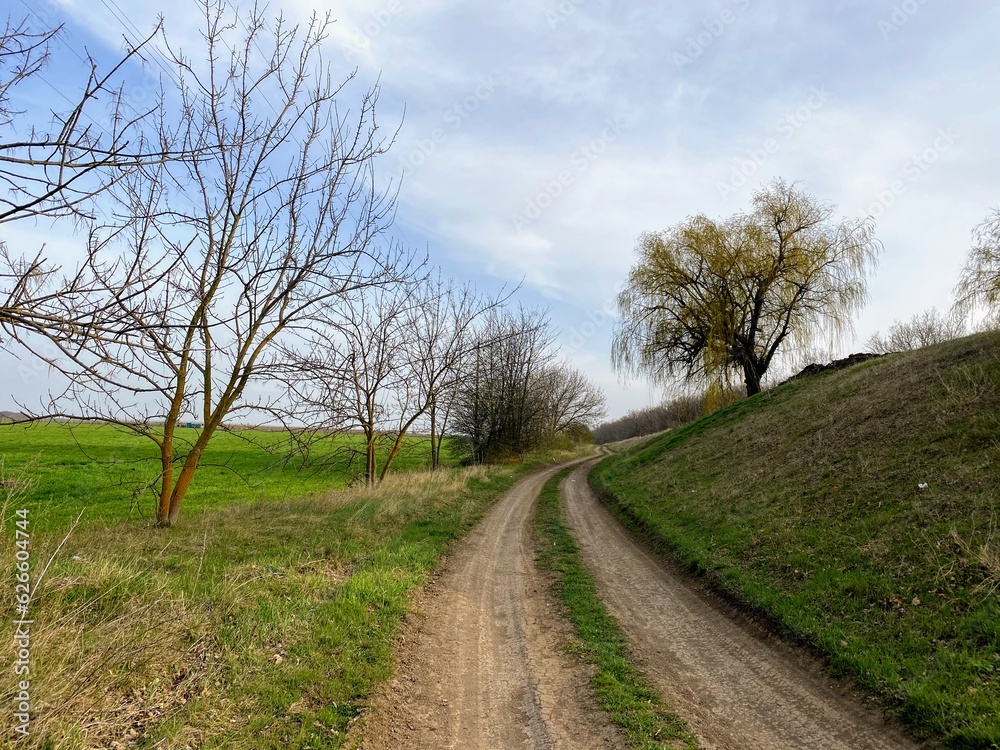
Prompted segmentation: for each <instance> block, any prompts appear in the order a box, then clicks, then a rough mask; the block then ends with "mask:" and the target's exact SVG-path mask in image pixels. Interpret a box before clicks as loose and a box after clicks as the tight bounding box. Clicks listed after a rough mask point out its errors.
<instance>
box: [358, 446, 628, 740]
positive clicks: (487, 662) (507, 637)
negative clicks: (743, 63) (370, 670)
mask: <svg viewBox="0 0 1000 750" xmlns="http://www.w3.org/2000/svg"><path fill="white" fill-rule="evenodd" d="M562 468H563V466H559V467H555V468H551V469H546V470H544V471H541V472H537V473H534V474H531V475H529V476H528V477H525V478H524V479H522V480H520V481H519V482H517V483H516V484H515V485H514V486H513V487H512V488H511V489H510V490H508V491H507V493H505V495H504V496H503V497H502V498H501V499H500V501H499V502H498V503H497V505H495V506H494V507H493V508H492V509H491V510H490V512H489V513H488V514H487V515H486V517H485V518H484V519H483V521H482V522H481V523H480V524H479V526H477V527H476V529H475V530H474V531H473V532H472V533H471V534H470V535H469V536H468V537H467V538H466V539H465V541H463V542H462V543H461V544H460V545H459V547H458V549H457V551H456V552H455V554H454V555H452V557H451V558H450V560H449V561H448V564H447V566H446V570H445V572H444V573H443V574H442V575H441V576H440V578H439V579H438V580H437V581H436V582H435V583H434V584H432V586H431V587H430V588H429V590H428V591H427V592H426V594H425V596H424V601H423V602H422V603H420V604H419V605H418V606H420V607H422V609H423V613H422V614H421V615H418V616H416V617H414V618H411V623H410V624H409V625H408V626H407V628H406V634H405V635H404V646H403V648H402V652H401V655H400V658H399V664H398V667H397V672H396V675H395V676H394V677H393V678H392V679H391V680H390V681H389V682H388V683H387V684H386V685H385V686H384V688H383V689H382V690H381V692H380V694H379V695H378V696H377V697H376V699H375V701H374V705H373V708H372V711H371V712H370V714H369V715H368V716H367V717H366V718H365V720H364V726H363V728H362V731H363V733H364V740H363V742H362V744H361V747H362V748H365V750H389V749H390V748H393V749H394V750H395V749H396V748H407V750H417V749H419V748H435V749H436V748H461V749H462V750H518V749H520V748H530V750H563V749H564V748H565V750H571V749H572V750H577V749H580V750H598V749H600V748H621V747H625V742H624V739H623V738H622V737H621V736H620V735H619V733H618V731H617V730H616V729H615V728H613V727H612V726H611V725H610V724H609V722H608V719H607V717H606V716H605V715H604V713H603V712H602V711H600V709H599V708H598V707H597V705H596V703H595V701H594V699H593V696H592V694H591V689H590V684H589V682H590V677H591V673H590V671H589V670H588V669H587V668H585V667H584V666H583V665H582V664H581V663H580V662H579V660H577V659H575V658H573V657H571V656H569V655H567V654H566V653H565V651H564V648H563V647H564V646H565V644H566V643H567V641H568V640H570V638H571V628H570V626H569V624H568V623H567V622H566V621H565V619H564V618H563V617H562V616H561V614H560V613H559V610H558V609H557V608H556V606H555V604H554V602H553V601H552V600H551V598H550V596H549V594H548V590H547V584H546V582H545V581H544V580H543V579H542V578H541V577H540V575H539V574H538V573H537V572H536V570H535V564H534V543H533V538H532V519H533V511H534V506H535V502H536V501H537V499H538V494H539V492H540V490H541V488H542V485H543V484H544V483H545V482H546V481H547V480H548V479H549V478H551V477H552V476H553V474H555V473H556V472H557V471H559V470H560V469H562Z"/></svg>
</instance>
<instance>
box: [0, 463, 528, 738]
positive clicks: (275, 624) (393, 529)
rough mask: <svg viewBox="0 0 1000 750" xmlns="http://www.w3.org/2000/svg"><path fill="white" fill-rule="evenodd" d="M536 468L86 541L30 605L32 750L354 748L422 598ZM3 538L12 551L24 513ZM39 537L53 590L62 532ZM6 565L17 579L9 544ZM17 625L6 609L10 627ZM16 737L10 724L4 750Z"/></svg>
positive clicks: (75, 538) (459, 474)
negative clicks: (348, 737)
mask: <svg viewBox="0 0 1000 750" xmlns="http://www.w3.org/2000/svg"><path fill="white" fill-rule="evenodd" d="M528 468H530V466H528V465H521V466H505V467H498V468H493V469H483V468H476V469H445V470H442V471H439V472H436V473H435V474H433V475H432V474H429V473H422V474H412V475H406V476H398V477H396V478H392V477H390V479H389V480H387V482H386V484H385V485H383V487H381V488H380V489H379V490H377V491H370V490H366V489H364V488H360V487H358V488H352V489H347V490H340V491H337V492H332V493H327V494H325V495H317V496H313V497H309V498H304V499H297V500H288V501H283V502H277V501H270V502H257V503H252V504H244V505H237V506H229V507H225V508H217V509H210V510H204V511H203V512H200V513H197V514H191V515H190V516H189V517H188V519H187V521H186V522H185V523H182V524H180V525H179V526H177V527H174V528H170V529H156V528H154V527H153V526H151V525H150V524H125V525H119V526H117V527H107V528H103V527H100V526H93V527H89V528H83V527H81V528H78V529H77V530H76V531H75V532H74V533H73V534H72V535H71V536H70V537H69V539H68V541H67V542H66V544H65V546H64V547H63V549H62V551H61V552H60V553H59V555H58V556H57V557H56V559H55V561H54V562H53V564H52V567H51V568H50V570H49V572H48V574H47V576H46V578H45V579H44V581H43V582H42V584H41V586H40V588H39V590H38V593H37V595H36V600H35V601H34V602H33V604H32V606H31V616H32V617H33V618H34V620H35V622H36V625H35V626H34V627H35V630H34V631H33V634H32V659H33V662H32V675H31V680H32V700H33V706H34V710H35V717H34V720H35V724H34V726H33V733H32V739H31V740H30V741H28V742H25V743H22V744H20V745H18V746H19V747H60V748H82V747H93V746H105V745H106V744H107V743H109V742H110V740H111V739H119V740H123V741H132V742H134V743H135V745H136V746H138V747H151V746H153V745H154V743H156V742H158V741H161V740H166V742H167V744H168V745H169V746H171V747H183V746H198V747H205V748H223V747H225V748H237V749H239V748H247V749H249V748H282V749H283V750H289V749H291V748H302V749H303V750H304V749H305V748H314V749H315V748H338V747H340V746H341V745H342V743H343V741H344V738H345V732H346V731H347V729H348V727H349V726H350V724H351V722H352V720H353V719H354V718H355V717H356V716H357V715H358V713H359V712H360V710H361V709H362V707H363V706H364V705H365V703H366V700H367V697H368V695H369V694H370V692H371V690H372V688H373V686H374V685H375V684H376V683H377V682H378V681H379V680H382V679H385V678H386V677H387V676H388V675H389V673H390V671H391V668H392V650H393V645H394V642H395V638H396V636H397V633H398V627H399V622H400V618H401V617H402V616H403V614H404V613H405V612H406V610H407V608H408V606H409V595H410V592H411V591H412V590H413V588H414V587H416V586H419V585H421V584H423V583H425V582H426V581H427V580H428V577H429V575H430V574H431V572H432V571H433V570H434V568H435V566H436V565H437V564H438V561H439V559H440V555H441V554H442V553H443V552H444V551H445V549H446V548H447V546H448V545H449V544H450V543H451V542H452V541H453V540H455V539H456V538H458V537H460V536H461V535H463V534H464V533H465V532H466V531H468V530H469V529H470V528H472V526H473V525H474V524H475V523H476V522H477V521H478V520H479V518H480V517H481V516H482V514H483V513H484V512H485V510H486V509H487V508H488V507H489V506H490V505H491V504H492V503H493V502H494V501H495V499H496V498H497V497H498V495H499V494H500V493H501V492H502V491H503V490H504V489H506V488H507V487H509V486H510V485H511V484H512V483H513V481H514V480H515V479H516V478H517V477H518V476H520V475H522V474H523V473H524V472H525V471H527V470H528ZM13 486H14V485H13V484H12V483H10V482H8V483H6V484H5V491H7V492H11V491H13V490H12V488H13ZM18 506H19V502H18V498H17V497H14V498H12V503H11V504H10V505H9V507H10V508H14V507H18ZM2 526H3V529H2V533H3V535H4V537H5V538H7V537H10V538H13V519H12V518H11V516H10V514H9V513H8V515H7V518H6V519H5V521H4V522H3V524H2ZM32 532H33V539H32V550H33V560H34V565H35V568H34V570H35V575H36V576H37V574H38V572H39V571H40V569H41V567H43V564H44V562H45V560H47V559H48V558H49V556H50V554H51V553H52V551H53V550H54V549H55V548H56V546H57V544H58V542H59V540H60V537H61V534H57V533H55V532H53V531H49V532H45V531H42V530H40V529H32ZM0 564H2V566H3V569H4V570H11V569H12V568H13V549H10V550H8V547H7V545H4V546H3V551H2V553H0ZM11 581H12V579H11ZM11 590H12V589H11ZM13 616H14V612H13V603H12V597H4V598H3V600H2V602H0V618H2V619H3V620H4V621H5V622H10V620H11V618H12V617H13ZM11 643H12V640H11V639H10V638H5V639H4V642H3V646H2V647H0V661H2V662H3V663H4V664H12V663H13V652H12V648H13V647H12V645H11ZM7 672H8V678H11V672H10V670H7ZM8 678H4V679H3V680H0V703H2V704H3V705H4V706H9V705H12V702H13V695H14V686H13V681H12V678H11V679H8ZM5 711H6V709H5ZM0 715H2V716H6V713H4V714H0ZM11 731H12V722H9V721H6V719H5V720H4V721H3V722H2V724H0V745H5V743H6V742H10V741H12V740H13V736H12V735H11V734H10V732H11Z"/></svg>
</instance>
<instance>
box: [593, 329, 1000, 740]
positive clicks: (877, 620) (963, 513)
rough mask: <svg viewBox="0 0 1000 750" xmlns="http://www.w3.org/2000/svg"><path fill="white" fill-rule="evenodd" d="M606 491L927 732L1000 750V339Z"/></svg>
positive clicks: (642, 462) (633, 474)
mask: <svg viewBox="0 0 1000 750" xmlns="http://www.w3.org/2000/svg"><path fill="white" fill-rule="evenodd" d="M592 482H593V484H594V486H595V487H596V488H597V489H598V490H599V491H600V492H601V493H602V494H603V495H604V496H605V497H606V499H607V501H608V502H609V504H610V505H611V506H612V508H613V509H615V510H616V511H617V512H618V513H619V515H620V516H622V517H623V518H625V519H626V520H627V521H629V522H631V523H633V524H635V525H638V526H640V527H642V528H643V529H644V530H645V531H646V532H648V533H649V534H650V535H651V537H652V538H653V539H654V540H655V541H658V542H659V543H661V544H662V546H663V547H664V548H669V549H670V550H672V553H673V554H675V555H676V556H677V557H679V559H680V560H682V561H683V562H684V563H685V564H687V565H689V566H691V567H692V568H693V569H694V570H696V571H699V572H703V573H706V574H708V575H709V576H710V577H711V578H712V579H713V580H714V581H715V582H716V583H717V584H718V585H719V586H720V587H722V588H723V589H725V590H726V591H728V592H729V593H730V594H732V595H733V596H735V597H736V598H738V599H740V600H742V601H743V602H745V603H746V604H748V605H750V606H751V607H752V608H754V609H756V610H757V611H758V612H761V613H764V614H765V615H766V616H767V617H769V618H771V619H772V620H773V621H775V622H777V623H780V625H781V627H783V628H784V629H785V630H786V631H787V632H789V633H791V634H794V635H795V636H796V637H798V638H801V639H803V640H804V641H806V642H808V643H810V644H812V645H814V646H815V647H817V648H818V649H819V650H820V651H822V653H823V654H825V655H826V657H827V658H828V659H829V662H830V665H831V668H832V670H833V671H834V672H835V673H840V674H847V675H850V676H852V677H853V679H854V680H855V681H856V682H857V683H858V684H860V685H861V686H862V687H863V688H865V689H867V690H869V691H871V692H873V693H874V694H877V695H878V696H880V697H881V699H882V700H883V701H885V702H886V703H887V704H888V705H889V706H890V707H891V708H892V709H894V710H895V711H897V712H898V714H899V715H900V716H901V717H902V718H903V719H904V721H906V722H908V723H909V724H910V725H911V726H912V727H913V728H914V730H915V731H916V732H917V733H918V734H920V735H938V736H940V737H943V738H944V739H945V741H946V744H947V745H948V746H950V747H954V748H997V747H1000V604H998V594H1000V588H998V587H1000V504H998V493H1000V335H998V334H997V333H989V334H982V335H977V336H973V337H969V338H966V339H962V340H959V341H954V342H949V343H948V344H944V345H941V346H937V347H932V348H928V349H924V350H921V351H918V352H909V353H905V354H898V355H893V356H890V357H886V358H884V359H880V360H873V361H870V362H867V363H864V364H862V365H859V366H856V367H853V368H850V369H847V370H843V371H839V372H832V373H825V374H821V375H817V376H814V377H812V378H806V379H802V380H799V381H795V382H792V383H789V384H787V385H785V386H782V387H780V388H777V389H774V390H773V391H770V392H767V393H763V394H760V395H758V396H756V397H754V398H751V399H747V400H745V401H742V402H740V403H738V404H736V405H734V406H732V407H730V408H728V409H726V410H723V411H720V412H717V413H715V414H713V415H711V416H709V417H706V418H705V419H702V420H700V421H699V422H696V423H694V424H692V425H689V426H688V427H685V428H683V429H679V430H674V431H672V432H669V433H666V434H664V435H662V436H661V437H659V438H656V439H654V440H652V441H651V442H649V443H646V444H643V445H640V446H638V447H636V448H634V449H631V450H628V451H625V452H623V453H622V454H620V455H616V456H611V457H609V458H607V459H605V460H604V461H602V462H601V463H600V464H599V465H598V466H597V468H596V469H595V471H594V472H593V474H592Z"/></svg>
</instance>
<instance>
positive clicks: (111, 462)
mask: <svg viewBox="0 0 1000 750" xmlns="http://www.w3.org/2000/svg"><path fill="white" fill-rule="evenodd" d="M196 433H197V430H195V429H191V428H181V429H179V430H178V438H179V440H180V441H183V440H185V439H187V440H193V439H194V437H195V435H196ZM446 447H447V446H446ZM352 449H356V450H363V442H362V438H361V436H359V435H338V436H336V437H334V438H333V439H330V440H324V441H323V442H321V443H320V444H319V445H317V446H316V447H315V448H314V449H313V451H312V452H311V454H310V457H309V461H308V462H304V461H303V458H302V457H301V456H294V457H292V458H291V459H289V458H288V454H289V451H288V440H287V435H286V434H285V433H281V432H268V431H260V430H240V431H234V432H221V433H218V434H217V435H215V437H213V439H212V441H211V442H210V443H209V447H208V449H207V450H206V451H205V454H204V458H203V459H202V462H201V465H200V467H199V469H198V472H197V474H196V475H195V479H194V482H193V484H192V486H191V489H190V490H189V493H188V496H187V497H186V498H185V500H184V507H183V508H182V510H181V520H180V522H181V523H184V519H185V517H186V516H189V515H191V514H193V513H199V512H201V511H202V510H206V509H210V508H218V507H222V506H223V505H228V504H231V503H233V502H253V501H257V500H284V499H287V498H293V497H301V496H303V495H307V494H310V493H315V492H323V491H325V490H329V489H333V488H337V487H344V486H346V485H347V484H349V483H350V482H351V481H353V480H355V479H356V478H357V477H358V476H362V475H363V471H364V468H363V463H362V461H363V459H362V457H360V456H358V455H357V454H356V452H353V451H352ZM386 451H387V448H386ZM429 453H430V448H429V445H428V440H427V439H426V438H419V437H414V438H410V439H409V440H408V442H407V443H406V446H405V449H404V451H403V452H402V453H401V454H400V456H399V457H398V458H397V460H396V461H395V462H394V464H393V471H412V470H415V469H422V468H426V467H427V466H428V465H429ZM0 458H2V464H3V468H4V469H5V470H6V471H8V472H11V471H14V472H16V471H18V470H27V471H28V472H29V473H30V474H31V476H33V477H34V478H35V480H36V481H35V483H34V489H33V491H32V493H31V495H30V496H29V497H28V498H26V500H25V502H26V504H27V507H29V508H31V509H32V510H34V511H36V517H38V518H39V519H44V523H47V524H52V525H53V527H56V526H59V525H61V524H65V523H66V522H67V521H70V520H72V519H75V518H76V517H77V515H79V513H80V511H81V510H83V511H84V514H83V523H87V524H89V523H94V522H103V523H109V524H114V523H117V522H120V521H123V520H128V519H149V518H153V517H155V513H156V499H155V496H154V494H153V492H152V491H151V490H150V488H149V486H150V482H151V481H152V480H154V479H155V477H156V476H157V474H158V472H159V463H158V462H159V454H158V453H157V448H156V446H155V445H154V444H153V442H152V441H151V440H149V439H146V438H143V437H139V436H137V435H135V434H134V433H130V432H127V431H124V430H122V429H120V428H116V427H112V426H98V425H90V424H86V425H74V426H70V425H67V424H58V423H37V424H31V425H28V426H25V425H17V424H0ZM444 458H445V461H446V462H449V461H451V458H450V456H449V455H447V453H446V452H445V456H444Z"/></svg>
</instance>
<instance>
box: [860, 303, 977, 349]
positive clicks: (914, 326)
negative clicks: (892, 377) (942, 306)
mask: <svg viewBox="0 0 1000 750" xmlns="http://www.w3.org/2000/svg"><path fill="white" fill-rule="evenodd" d="M964 335H965V320H964V318H963V317H962V316H961V315H960V314H959V313H957V312H954V311H953V312H951V313H948V314H942V313H940V312H938V310H937V308H935V307H932V308H931V309H930V310H924V312H922V313H917V314H916V315H914V316H913V317H912V318H910V319H909V320H908V321H902V320H896V321H893V324H892V325H891V326H889V330H888V332H887V333H886V335H884V336H883V335H882V334H881V333H875V334H873V335H872V337H871V338H870V339H868V342H867V343H866V344H865V348H867V349H868V351H870V352H874V353H876V354H890V353H892V352H903V351H908V350H910V349H921V348H923V347H925V346H932V345H933V344H941V343H944V342H945V341H951V340H952V339H957V338H959V337H961V336H964Z"/></svg>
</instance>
